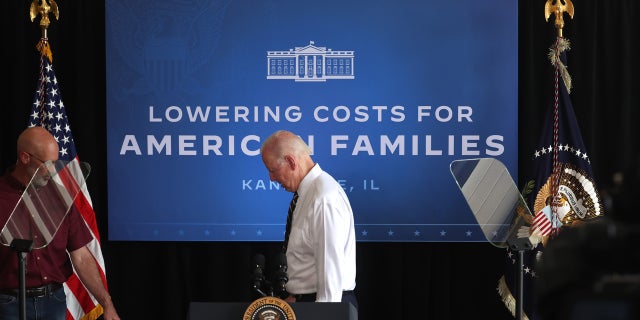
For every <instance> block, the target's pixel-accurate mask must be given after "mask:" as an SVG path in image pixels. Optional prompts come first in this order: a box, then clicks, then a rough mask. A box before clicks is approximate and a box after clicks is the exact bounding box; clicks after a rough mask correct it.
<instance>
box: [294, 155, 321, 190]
mask: <svg viewBox="0 0 640 320" xmlns="http://www.w3.org/2000/svg"><path fill="white" fill-rule="evenodd" d="M321 173H322V169H320V165H319V164H317V163H316V164H315V165H313V168H311V170H309V173H307V175H306V176H304V178H303V179H302V181H300V185H299V186H298V195H299V196H302V195H303V194H304V193H305V191H306V190H307V189H309V188H310V187H311V181H313V180H315V179H316V178H317V177H319V176H320V174H321Z"/></svg>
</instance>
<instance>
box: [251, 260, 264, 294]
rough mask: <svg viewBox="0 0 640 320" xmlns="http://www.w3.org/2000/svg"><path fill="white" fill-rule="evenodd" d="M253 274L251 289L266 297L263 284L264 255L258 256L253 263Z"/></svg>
mask: <svg viewBox="0 0 640 320" xmlns="http://www.w3.org/2000/svg"><path fill="white" fill-rule="evenodd" d="M252 266H253V273H252V274H251V289H253V290H254V291H256V292H257V293H259V294H260V295H261V296H263V297H266V296H267V294H266V293H264V292H263V291H262V283H263V282H264V272H263V270H264V255H262V254H256V255H255V256H254V257H253V261H252Z"/></svg>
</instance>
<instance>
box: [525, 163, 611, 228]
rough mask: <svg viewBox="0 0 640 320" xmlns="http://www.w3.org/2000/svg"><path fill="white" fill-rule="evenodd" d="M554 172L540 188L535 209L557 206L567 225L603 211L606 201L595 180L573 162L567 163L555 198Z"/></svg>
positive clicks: (591, 217)
mask: <svg viewBox="0 0 640 320" xmlns="http://www.w3.org/2000/svg"><path fill="white" fill-rule="evenodd" d="M551 179H553V175H552V176H549V177H548V178H547V181H546V182H545V184H544V185H543V186H542V188H540V191H538V194H537V195H536V200H535V203H534V208H533V209H534V210H535V212H539V211H540V210H542V208H544V207H545V206H547V205H551V206H552V207H553V206H555V209H556V212H557V214H558V218H559V219H560V221H561V222H562V224H563V225H570V224H571V223H573V222H575V221H581V220H589V219H593V218H596V217H599V216H601V215H602V214H603V209H602V202H601V200H600V195H599V193H598V190H596V188H595V183H594V182H593V181H592V180H591V178H590V177H589V176H588V175H587V174H586V173H585V172H584V171H583V170H582V169H580V168H577V167H576V166H574V165H571V164H563V166H562V170H561V173H560V180H559V184H558V195H559V196H560V197H555V200H553V199H554V197H553V194H552V192H553V191H552V190H551V184H552V181H551Z"/></svg>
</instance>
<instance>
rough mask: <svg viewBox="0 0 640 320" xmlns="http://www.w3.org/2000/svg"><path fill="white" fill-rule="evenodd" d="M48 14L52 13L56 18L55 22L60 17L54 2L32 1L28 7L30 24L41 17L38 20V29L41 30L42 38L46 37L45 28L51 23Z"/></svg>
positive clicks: (46, 0)
mask: <svg viewBox="0 0 640 320" xmlns="http://www.w3.org/2000/svg"><path fill="white" fill-rule="evenodd" d="M49 13H53V15H54V16H55V17H56V20H58V18H59V17H60V12H59V11H58V4H57V3H56V2H55V0H33V1H31V6H30V7H29V16H30V17H31V22H33V20H34V19H35V18H36V17H37V16H38V15H41V16H42V17H41V18H40V27H41V28H42V37H43V38H46V37H47V28H48V27H49V24H50V23H51V21H50V20H49Z"/></svg>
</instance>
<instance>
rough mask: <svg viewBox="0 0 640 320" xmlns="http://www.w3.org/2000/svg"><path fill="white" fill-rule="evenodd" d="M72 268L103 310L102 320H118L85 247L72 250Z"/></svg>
mask: <svg viewBox="0 0 640 320" xmlns="http://www.w3.org/2000/svg"><path fill="white" fill-rule="evenodd" d="M70 256H71V262H72V263H73V267H74V268H75V269H76V273H77V274H78V278H80V281H82V284H84V286H85V287H86V288H87V289H88V290H89V292H90V293H91V294H92V295H93V296H94V297H95V298H96V300H98V303H100V305H102V308H103V309H104V315H103V317H104V320H119V319H120V317H119V316H118V313H117V312H116V308H115V306H114V305H113V301H111V296H110V295H109V292H107V289H106V288H105V287H104V285H103V283H102V277H101V275H100V271H99V270H98V266H97V265H96V260H95V258H94V257H93V255H92V254H91V252H90V251H89V249H88V248H87V247H86V246H82V247H80V248H79V249H77V250H74V251H73V252H71V254H70Z"/></svg>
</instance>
